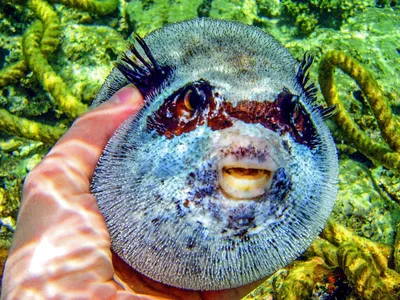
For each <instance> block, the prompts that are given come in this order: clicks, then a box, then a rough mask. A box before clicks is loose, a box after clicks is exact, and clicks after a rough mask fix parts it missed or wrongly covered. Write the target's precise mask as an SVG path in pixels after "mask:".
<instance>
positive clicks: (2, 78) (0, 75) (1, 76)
mask: <svg viewBox="0 0 400 300" xmlns="http://www.w3.org/2000/svg"><path fill="white" fill-rule="evenodd" d="M27 71H28V66H27V65H26V62H25V60H20V61H18V62H16V63H14V64H12V65H9V66H7V67H4V68H3V69H1V70H0V88H1V87H4V86H7V85H10V84H13V83H16V82H18V80H19V79H21V78H22V77H24V76H25V75H26V72H27Z"/></svg>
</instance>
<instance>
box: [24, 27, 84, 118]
mask: <svg viewBox="0 0 400 300" xmlns="http://www.w3.org/2000/svg"><path fill="white" fill-rule="evenodd" d="M42 34H43V26H42V24H41V22H39V21H36V22H34V23H33V24H32V25H31V26H30V27H29V28H28V30H27V32H26V34H25V36H24V40H23V52H24V56H25V59H26V61H27V63H28V66H29V68H30V69H31V70H32V71H33V72H35V73H36V75H37V76H38V77H39V80H40V82H41V83H42V84H43V86H44V88H45V89H46V90H47V91H48V92H49V93H50V94H51V95H52V97H53V99H54V101H55V102H56V104H57V106H58V107H59V108H60V109H61V110H62V111H63V112H64V113H66V114H67V115H68V116H69V117H71V118H76V117H77V116H79V115H81V114H83V113H84V112H85V111H86V110H87V107H86V105H84V104H83V103H81V102H80V101H79V100H78V99H77V98H76V97H75V96H73V95H72V94H71V93H70V92H69V91H68V88H67V85H66V84H65V82H64V81H63V80H62V78H61V77H59V76H58V75H57V74H56V73H55V72H54V70H53V68H52V67H51V66H50V65H49V63H48V62H47V60H46V58H45V57H44V55H43V53H42V52H41V50H40V42H41V40H42Z"/></svg>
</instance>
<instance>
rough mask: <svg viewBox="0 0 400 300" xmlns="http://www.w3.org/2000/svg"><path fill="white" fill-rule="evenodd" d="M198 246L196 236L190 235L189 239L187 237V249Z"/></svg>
mask: <svg viewBox="0 0 400 300" xmlns="http://www.w3.org/2000/svg"><path fill="white" fill-rule="evenodd" d="M195 247H196V239H195V238H194V237H192V236H191V237H189V238H188V239H187V243H186V249H189V250H191V249H193V248H195Z"/></svg>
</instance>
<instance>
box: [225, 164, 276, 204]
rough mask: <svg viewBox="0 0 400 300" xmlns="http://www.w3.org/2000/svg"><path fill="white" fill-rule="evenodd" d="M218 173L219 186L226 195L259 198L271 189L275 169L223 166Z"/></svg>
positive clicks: (235, 197) (238, 197) (236, 197)
mask: <svg viewBox="0 0 400 300" xmlns="http://www.w3.org/2000/svg"><path fill="white" fill-rule="evenodd" d="M218 173H219V174H218V175H219V179H218V180H219V186H220V188H221V189H222V191H223V192H224V194H225V195H226V196H228V197H229V198H232V199H237V200H247V199H254V198H257V197H259V196H261V195H263V194H264V193H265V192H266V191H267V190H268V189H269V187H270V186H271V179H272V177H273V173H274V171H271V170H268V169H263V168H254V167H253V166H252V167H251V168H246V167H243V166H240V167H239V166H223V167H221V168H219V170H218Z"/></svg>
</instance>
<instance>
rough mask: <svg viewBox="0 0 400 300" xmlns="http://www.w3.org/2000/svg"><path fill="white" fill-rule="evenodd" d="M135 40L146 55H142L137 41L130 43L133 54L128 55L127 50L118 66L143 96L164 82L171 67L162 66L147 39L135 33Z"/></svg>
mask: <svg viewBox="0 0 400 300" xmlns="http://www.w3.org/2000/svg"><path fill="white" fill-rule="evenodd" d="M135 41H136V42H137V43H136V44H137V45H138V46H140V47H141V48H142V50H143V52H144V53H145V56H142V55H141V54H140V53H139V51H138V50H137V48H136V47H135V43H132V44H130V45H129V50H130V52H132V54H133V55H132V56H128V55H127V54H126V52H125V53H123V54H122V57H121V59H120V61H119V62H118V63H117V64H116V67H117V68H118V70H119V71H120V72H121V73H122V74H123V75H124V76H125V77H126V79H127V80H128V81H129V82H131V83H133V84H134V85H135V86H136V87H137V88H138V89H139V91H140V92H141V93H142V95H143V96H146V95H148V94H150V93H151V92H152V91H154V90H155V89H156V88H157V87H159V86H160V85H161V84H162V82H163V81H164V80H165V79H166V78H167V77H168V76H169V75H170V73H171V68H170V67H168V66H163V67H161V66H160V65H159V64H158V63H157V61H156V60H155V59H154V57H153V55H152V53H151V51H150V49H149V47H148V46H147V45H146V43H145V41H144V40H143V39H142V38H141V37H140V36H138V35H137V34H135Z"/></svg>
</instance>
